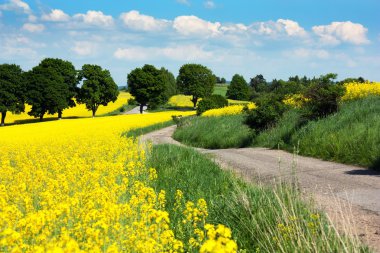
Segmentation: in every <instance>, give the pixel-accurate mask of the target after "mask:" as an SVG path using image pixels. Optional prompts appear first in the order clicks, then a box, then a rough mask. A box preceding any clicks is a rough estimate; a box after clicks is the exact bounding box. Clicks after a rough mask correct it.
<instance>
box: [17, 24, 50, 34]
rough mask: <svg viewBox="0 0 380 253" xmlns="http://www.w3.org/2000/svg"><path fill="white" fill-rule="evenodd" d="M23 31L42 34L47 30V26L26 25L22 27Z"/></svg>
mask: <svg viewBox="0 0 380 253" xmlns="http://www.w3.org/2000/svg"><path fill="white" fill-rule="evenodd" d="M22 29H24V30H25V31H28V32H31V33H36V32H42V31H43V30H45V26H44V25H42V24H32V23H26V24H24V25H23V26H22Z"/></svg>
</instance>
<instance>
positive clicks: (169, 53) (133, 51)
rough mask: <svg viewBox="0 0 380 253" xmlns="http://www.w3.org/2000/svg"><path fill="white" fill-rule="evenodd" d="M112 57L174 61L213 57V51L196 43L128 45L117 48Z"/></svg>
mask: <svg viewBox="0 0 380 253" xmlns="http://www.w3.org/2000/svg"><path fill="white" fill-rule="evenodd" d="M114 57H115V58H117V59H123V60H135V61H145V60H152V59H157V58H160V59H162V58H166V59H169V60H175V61H195V60H205V59H210V58H212V57H213V53H212V52H209V51H206V50H204V49H203V47H201V46H198V45H173V46H169V47H163V48H159V47H129V48H118V49H117V50H116V51H115V52H114Z"/></svg>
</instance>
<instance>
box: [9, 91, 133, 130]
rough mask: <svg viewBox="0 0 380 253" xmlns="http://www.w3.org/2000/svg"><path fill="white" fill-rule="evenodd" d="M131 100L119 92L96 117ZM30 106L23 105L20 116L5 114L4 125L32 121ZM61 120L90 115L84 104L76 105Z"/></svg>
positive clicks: (46, 116) (100, 109)
mask: <svg viewBox="0 0 380 253" xmlns="http://www.w3.org/2000/svg"><path fill="white" fill-rule="evenodd" d="M130 98H131V94H129V93H128V92H120V94H119V97H118V99H117V100H116V101H115V102H111V103H109V104H108V105H107V106H99V109H98V111H97V112H96V115H98V116H100V115H104V114H108V113H111V112H113V111H115V110H117V109H119V108H121V107H122V106H123V105H125V104H127V102H128V99H130ZM30 109H31V106H30V105H25V112H24V113H21V114H12V113H10V112H8V113H7V117H6V119H5V123H6V124H12V123H22V122H29V121H32V120H34V117H32V116H29V115H28V112H29V111H30ZM62 116H63V118H83V117H91V116H92V113H91V111H89V110H87V109H86V106H85V105H84V104H77V105H76V106H75V107H73V108H68V109H66V110H64V111H63V115H62ZM57 117H58V114H54V115H45V117H44V119H52V118H57Z"/></svg>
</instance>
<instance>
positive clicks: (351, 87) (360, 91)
mask: <svg viewBox="0 0 380 253" xmlns="http://www.w3.org/2000/svg"><path fill="white" fill-rule="evenodd" d="M344 86H345V87H346V93H345V94H344V96H343V97H342V100H353V99H358V98H364V97H367V96H369V95H377V96H380V83H376V82H373V83H370V82H366V83H355V82H353V83H346V84H345V85H344Z"/></svg>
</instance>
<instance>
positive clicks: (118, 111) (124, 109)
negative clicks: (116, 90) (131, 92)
mask: <svg viewBox="0 0 380 253" xmlns="http://www.w3.org/2000/svg"><path fill="white" fill-rule="evenodd" d="M135 107H136V105H128V104H125V105H123V106H122V107H120V108H117V109H116V110H114V111H112V112H108V113H105V114H100V115H96V117H104V116H115V115H120V114H123V113H124V112H127V111H130V110H132V109H133V108H135Z"/></svg>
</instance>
